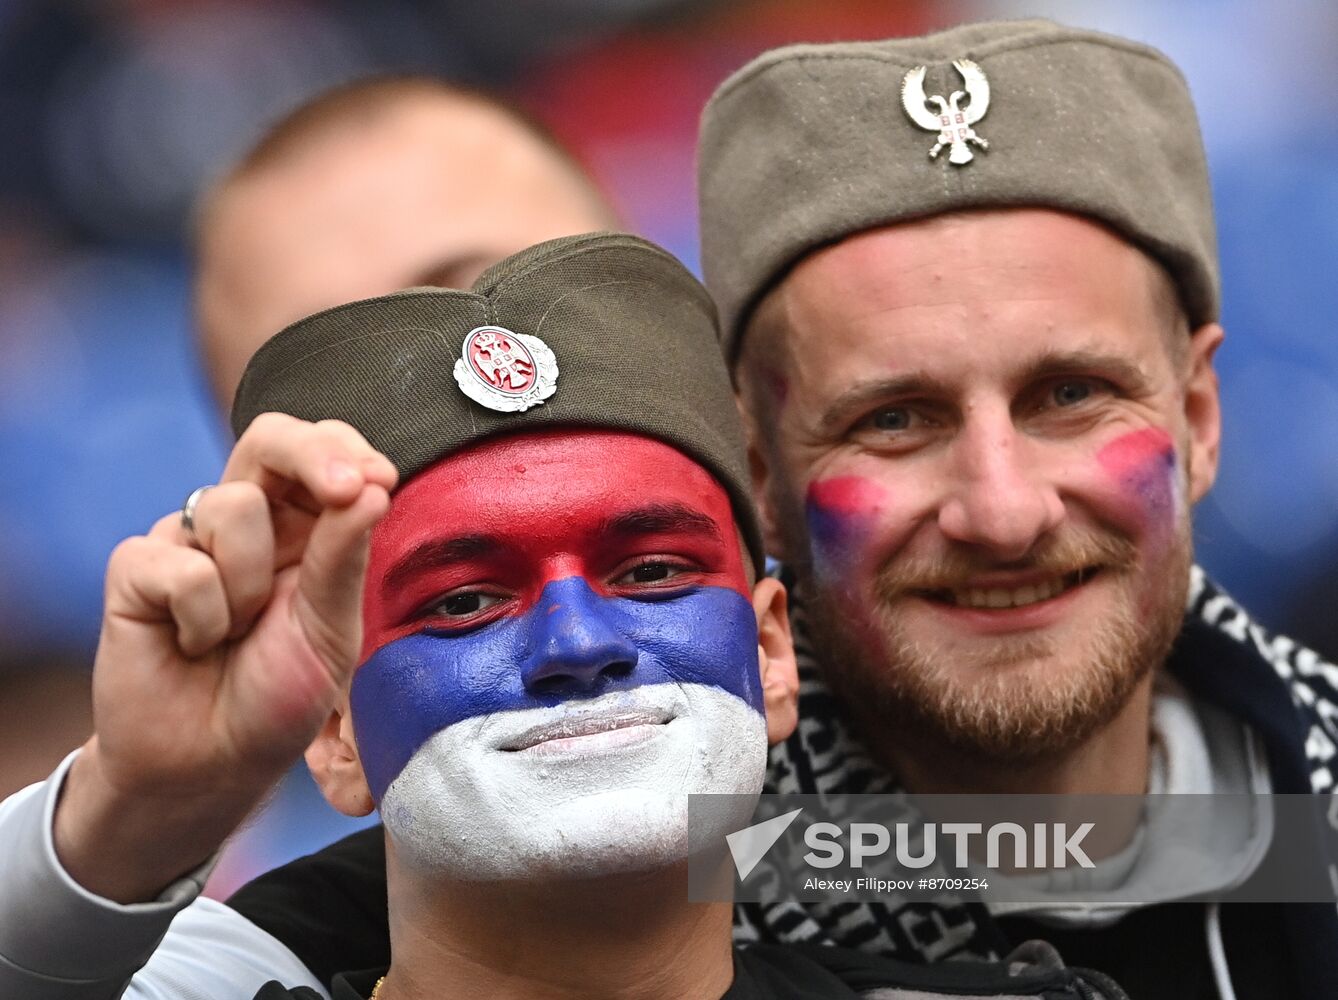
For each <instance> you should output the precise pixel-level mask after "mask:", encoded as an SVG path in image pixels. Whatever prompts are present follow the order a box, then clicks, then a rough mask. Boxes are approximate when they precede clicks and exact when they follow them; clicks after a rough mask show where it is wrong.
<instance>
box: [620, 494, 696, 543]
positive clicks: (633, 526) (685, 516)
mask: <svg viewBox="0 0 1338 1000" xmlns="http://www.w3.org/2000/svg"><path fill="white" fill-rule="evenodd" d="M598 530H599V534H600V535H613V536H621V537H625V538H635V537H637V536H639V535H654V534H659V533H662V532H687V533H689V534H694V535H701V536H704V537H708V538H714V539H716V540H719V539H720V526H719V525H718V524H716V522H715V519H714V518H711V517H708V516H707V515H705V514H703V513H702V512H701V511H699V510H694V509H693V508H691V507H689V506H687V505H686V504H681V503H652V504H646V505H645V506H642V507H637V508H636V509H635V510H629V511H625V512H623V513H621V514H615V515H613V516H611V517H606V518H604V519H603V520H602V521H600V523H599V529H598Z"/></svg>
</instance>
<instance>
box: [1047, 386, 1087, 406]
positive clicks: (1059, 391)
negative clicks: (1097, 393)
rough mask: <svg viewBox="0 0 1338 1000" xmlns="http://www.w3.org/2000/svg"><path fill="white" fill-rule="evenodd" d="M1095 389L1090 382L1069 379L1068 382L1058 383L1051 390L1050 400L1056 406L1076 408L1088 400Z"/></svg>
mask: <svg viewBox="0 0 1338 1000" xmlns="http://www.w3.org/2000/svg"><path fill="white" fill-rule="evenodd" d="M1094 389H1095V387H1094V386H1093V385H1092V383H1091V382H1089V381H1082V380H1078V379H1069V380H1068V381H1066V382H1056V383H1055V385H1054V386H1053V387H1052V388H1051V390H1050V398H1051V399H1052V400H1053V401H1054V404H1055V405H1056V406H1076V405H1077V404H1079V403H1081V402H1082V401H1083V400H1085V399H1088V398H1089V397H1090V396H1091V395H1092V392H1093V391H1094Z"/></svg>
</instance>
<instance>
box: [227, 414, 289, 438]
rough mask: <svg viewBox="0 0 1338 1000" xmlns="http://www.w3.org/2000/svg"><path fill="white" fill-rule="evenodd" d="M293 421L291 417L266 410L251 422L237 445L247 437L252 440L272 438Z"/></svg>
mask: <svg viewBox="0 0 1338 1000" xmlns="http://www.w3.org/2000/svg"><path fill="white" fill-rule="evenodd" d="M295 420H296V418H295V417H291V416H289V415H288V414H286V413H279V412H278V411H276V410H268V411H266V412H265V413H262V414H260V415H259V416H257V417H256V418H255V419H254V420H252V421H251V426H249V427H248V428H247V429H246V431H245V432H244V433H243V434H242V437H241V439H240V440H239V442H238V443H240V441H241V440H245V439H246V438H248V437H249V438H252V439H255V438H268V437H272V436H273V435H274V434H277V433H282V432H283V431H284V430H285V429H286V428H287V427H289V426H291V425H292V423H293V422H294V421H295Z"/></svg>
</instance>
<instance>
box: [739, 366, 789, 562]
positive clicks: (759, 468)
mask: <svg viewBox="0 0 1338 1000" xmlns="http://www.w3.org/2000/svg"><path fill="white" fill-rule="evenodd" d="M747 392H748V390H746V389H741V390H740V392H739V394H738V395H736V396H735V397H734V402H735V404H736V405H737V406H738V409H739V416H740V418H742V420H743V428H744V434H745V435H746V437H747V439H748V478H749V480H750V485H751V486H752V494H753V498H754V501H755V502H756V504H757V517H758V521H759V523H760V524H761V527H762V545H763V547H764V548H765V549H766V551H767V552H769V553H771V554H772V555H777V556H780V557H781V558H784V556H785V551H784V546H783V545H782V544H781V533H780V529H779V527H778V526H779V524H780V521H779V519H778V517H777V512H776V505H775V504H774V503H772V474H773V470H772V467H771V463H770V461H769V460H768V457H767V454H766V449H765V447H764V442H763V441H762V438H761V432H760V430H759V429H758V427H757V425H756V421H754V419H753V417H752V414H751V413H750V412H749V410H748V406H747V404H746V403H745V402H744V396H745V395H746V394H747Z"/></svg>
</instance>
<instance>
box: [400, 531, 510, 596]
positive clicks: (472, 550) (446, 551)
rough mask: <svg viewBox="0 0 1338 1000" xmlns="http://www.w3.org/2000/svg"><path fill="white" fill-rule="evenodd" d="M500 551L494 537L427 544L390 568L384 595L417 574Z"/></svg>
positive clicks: (458, 539)
mask: <svg viewBox="0 0 1338 1000" xmlns="http://www.w3.org/2000/svg"><path fill="white" fill-rule="evenodd" d="M501 548H502V540H501V539H500V538H497V537H496V536H495V535H457V536H456V537H455V538H443V539H436V540H433V541H430V542H424V543H423V544H422V545H419V546H417V547H416V548H414V549H413V551H411V552H410V553H409V554H408V555H406V556H404V557H403V558H401V559H400V560H398V561H397V562H396V563H395V565H394V566H392V567H391V568H390V570H389V571H388V572H387V573H386V577H385V579H384V580H383V581H382V582H381V593H382V594H390V593H391V592H392V591H394V590H396V589H398V588H399V587H400V586H402V585H403V584H404V583H405V581H407V580H408V579H409V578H410V577H412V576H413V575H414V574H415V573H420V572H422V571H423V570H427V569H441V568H442V567H443V566H449V565H450V564H451V563H457V562H466V561H468V560H470V559H478V558H479V557H480V556H486V555H491V554H492V553H494V552H497V551H499V550H500V549H501Z"/></svg>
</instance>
